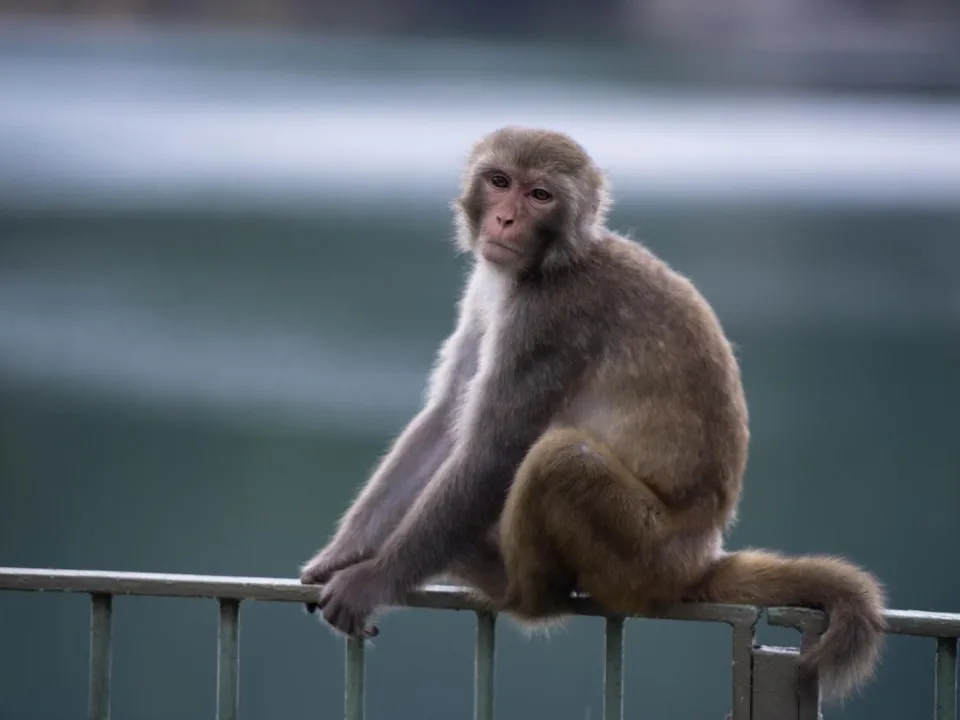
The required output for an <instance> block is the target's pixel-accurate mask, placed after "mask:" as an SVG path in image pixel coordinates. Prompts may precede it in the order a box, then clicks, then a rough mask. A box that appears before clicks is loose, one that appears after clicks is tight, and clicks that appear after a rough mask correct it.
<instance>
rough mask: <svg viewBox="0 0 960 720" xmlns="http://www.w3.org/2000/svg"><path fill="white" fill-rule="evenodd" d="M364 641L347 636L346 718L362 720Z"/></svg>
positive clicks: (348, 719)
mask: <svg viewBox="0 0 960 720" xmlns="http://www.w3.org/2000/svg"><path fill="white" fill-rule="evenodd" d="M364 643H365V641H364V640H362V639H359V638H353V637H349V638H347V640H346V644H347V679H346V698H345V702H344V715H345V717H346V720H363V692H364V690H363V676H364V672H365V667H364V657H363V651H364Z"/></svg>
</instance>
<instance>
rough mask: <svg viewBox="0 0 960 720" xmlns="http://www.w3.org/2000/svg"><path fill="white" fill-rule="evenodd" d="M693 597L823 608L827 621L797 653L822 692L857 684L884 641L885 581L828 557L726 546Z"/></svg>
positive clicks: (868, 671)
mask: <svg viewBox="0 0 960 720" xmlns="http://www.w3.org/2000/svg"><path fill="white" fill-rule="evenodd" d="M695 595H696V597H695V598H694V599H696V600H700V601H702V602H715V603H731V604H743V605H761V606H768V607H769V606H773V607H776V606H790V605H792V606H800V607H810V608H815V609H818V610H822V611H823V612H824V613H825V614H826V616H827V629H826V631H825V632H824V633H823V635H822V636H821V637H820V639H819V641H818V642H817V643H816V644H815V645H813V646H812V647H810V648H808V649H807V650H805V651H804V652H803V653H802V654H801V655H800V666H801V669H802V670H804V671H807V672H816V673H818V674H819V676H820V678H821V679H822V681H823V686H824V692H825V694H828V695H835V696H841V697H842V696H843V695H845V694H847V693H849V692H851V691H854V690H857V689H859V687H860V686H861V685H862V684H863V683H864V682H866V680H868V679H869V678H870V676H871V675H872V674H873V671H874V669H875V668H876V664H877V661H878V659H879V656H880V649H881V647H882V644H883V638H884V636H883V630H884V627H885V622H884V619H883V608H884V603H885V598H884V591H883V587H882V586H881V585H880V583H879V582H877V580H876V579H875V578H874V577H873V576H872V575H870V574H869V573H867V572H865V571H863V570H861V569H860V568H858V567H856V566H855V565H852V564H851V563H849V562H847V561H845V560H841V559H839V558H834V557H825V556H801V557H784V556H782V555H778V554H776V553H772V552H764V551H759V550H743V551H740V552H734V553H725V554H724V555H722V556H720V557H718V558H717V560H716V561H714V563H713V565H711V566H710V568H709V569H708V570H707V573H706V575H705V576H704V577H703V579H702V580H701V582H700V583H699V585H698V587H697V591H696V593H695Z"/></svg>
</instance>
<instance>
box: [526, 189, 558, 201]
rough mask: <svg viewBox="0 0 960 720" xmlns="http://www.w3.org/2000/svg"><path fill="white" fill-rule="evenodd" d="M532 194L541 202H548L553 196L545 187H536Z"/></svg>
mask: <svg viewBox="0 0 960 720" xmlns="http://www.w3.org/2000/svg"><path fill="white" fill-rule="evenodd" d="M530 195H531V196H532V197H533V199H534V200H539V201H540V202H546V201H547V200H549V199H550V198H551V197H553V196H552V195H551V194H550V193H548V192H547V191H546V190H544V189H543V188H534V190H533V192H531V193H530Z"/></svg>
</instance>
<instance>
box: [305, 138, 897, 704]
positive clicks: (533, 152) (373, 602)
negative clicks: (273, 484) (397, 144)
mask: <svg viewBox="0 0 960 720" xmlns="http://www.w3.org/2000/svg"><path fill="white" fill-rule="evenodd" d="M611 206H612V196H611V193H610V185H609V182H608V180H607V178H606V175H605V173H604V172H603V171H602V170H601V169H600V168H599V166H598V165H597V164H596V162H595V161H594V160H593V159H592V158H591V156H590V155H589V154H588V153H587V152H586V150H585V149H584V148H583V147H582V146H581V145H580V144H578V143H577V142H576V141H575V140H574V139H572V138H571V137H570V136H568V135H567V134H564V133H560V132H556V131H553V130H545V129H537V128H527V127H517V126H507V127H503V128H500V129H498V130H495V131H493V132H491V133H489V134H488V135H486V136H485V137H483V138H481V139H479V140H478V141H477V142H476V143H475V144H474V146H473V148H472V150H471V151H470V153H469V157H468V159H467V163H466V168H465V170H464V173H463V177H462V185H461V191H460V194H459V197H458V198H457V199H456V200H455V201H454V202H453V203H452V206H451V207H452V210H453V214H454V220H455V234H454V238H455V243H456V246H457V248H458V250H459V251H461V252H462V253H464V254H466V255H468V256H469V257H470V258H471V259H472V267H471V270H470V273H469V276H468V279H467V281H466V283H465V288H464V290H463V293H462V296H461V298H460V300H459V303H458V308H457V309H458V315H457V321H456V324H455V327H454V329H453V332H452V333H451V334H450V335H449V337H448V338H447V339H446V340H445V341H444V342H443V343H442V345H441V347H440V350H439V352H438V354H437V359H436V363H435V366H434V368H433V370H432V373H431V375H430V379H429V382H428V385H427V390H426V392H425V398H424V403H423V409H422V410H420V412H419V413H418V414H417V415H416V416H415V417H414V419H413V420H412V421H411V423H410V424H409V426H408V427H407V428H406V429H404V430H403V432H402V433H401V434H400V435H399V437H398V438H397V439H396V441H395V442H394V443H393V445H392V447H391V448H390V450H389V452H388V453H387V455H386V456H385V457H384V459H383V460H382V462H381V463H380V465H379V466H378V467H377V469H376V470H375V472H374V473H373V475H372V476H371V478H370V480H369V482H368V483H367V484H366V486H365V487H364V488H363V489H362V491H361V492H360V493H359V495H358V496H357V498H356V500H355V502H354V503H353V505H352V506H351V507H350V509H349V510H348V511H347V513H346V514H345V515H344V516H343V518H342V520H341V521H340V523H339V525H338V528H337V531H336V532H335V534H334V536H333V537H332V539H331V540H330V542H329V543H328V544H327V545H326V546H325V547H324V548H323V549H322V550H320V551H319V552H318V553H317V554H316V555H315V556H314V558H313V559H312V560H310V561H309V562H307V563H306V564H305V565H304V566H303V567H302V568H301V574H300V581H301V582H302V583H304V584H316V585H322V587H321V588H319V590H318V594H317V596H316V602H312V603H310V604H309V605H308V609H311V610H313V609H320V610H321V611H322V615H323V618H324V619H325V620H326V622H327V623H328V624H329V625H330V626H331V627H332V628H333V629H334V630H335V631H337V632H340V633H343V634H345V635H347V636H352V637H357V638H369V637H373V636H375V635H377V634H378V633H379V630H378V628H377V626H376V625H374V624H370V623H369V622H368V621H369V618H370V617H371V616H372V615H373V614H374V613H375V612H376V611H378V610H379V609H381V608H383V607H385V606H391V605H399V604H402V601H403V598H404V597H405V595H406V594H407V593H408V592H409V591H411V590H413V589H414V588H416V587H418V586H419V585H421V584H422V583H424V582H426V581H428V580H430V579H432V578H435V577H438V576H439V575H442V574H448V575H450V574H452V575H453V576H455V577H457V578H460V579H462V580H463V581H464V582H466V583H467V584H468V585H469V586H470V587H471V588H473V589H474V590H475V591H476V592H478V593H479V595H480V596H482V597H484V598H486V599H487V600H488V601H489V603H490V604H491V606H492V607H494V608H495V609H496V610H497V611H499V612H504V613H506V614H507V615H509V616H511V617H513V618H515V619H516V620H518V621H519V622H521V623H530V624H536V623H538V622H544V621H546V622H549V621H550V620H551V619H553V618H562V617H564V616H565V615H567V614H569V612H570V610H571V607H570V602H571V597H573V595H574V593H583V594H586V595H587V596H589V597H591V598H593V600H594V601H595V602H596V603H598V605H599V606H600V607H601V608H602V609H603V610H604V611H605V612H606V613H608V614H617V615H628V616H629V615H643V614H649V613H651V612H655V611H657V610H658V609H660V608H664V607H667V606H669V605H671V604H674V603H680V602H688V601H690V602H714V603H731V604H751V605H759V606H802V607H811V608H817V609H822V610H823V611H824V612H825V614H826V617H827V623H828V624H827V629H826V631H825V632H824V634H823V635H822V636H821V637H820V639H819V640H818V642H817V643H816V644H814V645H813V646H812V647H809V648H805V649H804V650H803V651H802V652H801V655H800V664H801V669H802V670H803V671H804V672H805V673H809V674H817V675H818V676H819V677H820V678H821V680H822V683H823V689H824V691H825V694H827V695H830V694H833V695H840V696H843V695H846V694H847V693H849V692H851V691H853V690H855V689H859V688H860V687H862V685H863V684H864V683H865V682H867V681H868V680H869V679H870V678H871V677H872V675H873V674H874V671H875V667H876V664H877V662H878V660H879V655H880V651H881V648H882V641H883V632H884V630H885V622H884V607H885V597H884V588H883V586H882V585H881V584H880V582H879V581H878V580H877V579H876V578H875V577H874V576H873V575H871V574H870V573H868V572H866V571H865V570H863V569H861V568H860V567H858V566H856V565H854V564H852V563H850V562H848V561H847V560H845V559H842V558H838V557H830V556H800V557H787V556H783V555H780V554H777V553H773V552H767V551H761V550H742V551H737V552H731V551H727V550H726V549H725V548H724V541H725V537H726V534H727V533H728V531H729V530H730V528H731V527H732V526H733V525H734V523H735V521H736V516H737V509H738V504H739V500H740V495H741V491H742V486H743V476H744V474H745V471H746V466H747V453H748V445H749V441H750V431H749V414H748V409H747V403H746V397H745V392H744V388H743V384H742V379H741V372H740V367H739V363H738V360H737V358H736V355H735V353H734V350H733V346H732V344H731V342H730V341H729V339H728V338H727V335H726V332H725V330H724V329H723V327H722V325H721V323H720V320H719V318H718V316H717V315H716V313H715V311H714V310H713V308H712V307H711V305H710V304H709V303H708V301H707V300H706V299H705V298H704V296H703V295H702V294H701V293H700V292H699V291H698V290H697V288H696V287H695V286H694V284H693V282H692V281H691V280H690V279H689V278H687V277H686V276H684V275H682V274H681V273H679V272H678V271H676V270H674V269H673V268H671V267H670V266H669V265H668V264H667V263H666V262H665V261H664V260H662V259H660V258H659V257H658V256H657V255H655V254H654V253H653V252H652V251H651V250H650V249H648V248H647V247H646V246H645V245H643V244H642V243H641V242H639V241H636V240H634V239H632V238H629V237H627V236H625V235H622V234H618V233H616V232H614V231H612V230H610V229H609V228H608V223H607V216H608V213H609V210H610V208H611Z"/></svg>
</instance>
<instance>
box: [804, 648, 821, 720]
mask: <svg viewBox="0 0 960 720" xmlns="http://www.w3.org/2000/svg"><path fill="white" fill-rule="evenodd" d="M820 635H821V632H820V631H819V630H815V629H808V630H805V631H804V632H803V634H802V636H801V641H800V651H801V652H805V651H807V650H809V649H810V648H811V647H813V646H814V645H815V644H816V643H817V641H819V640H820ZM821 699H822V698H821V695H820V678H819V677H818V676H817V675H811V676H809V677H806V676H804V677H801V678H800V683H799V713H798V714H799V717H800V720H820V718H822V717H823V714H822V713H821Z"/></svg>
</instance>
